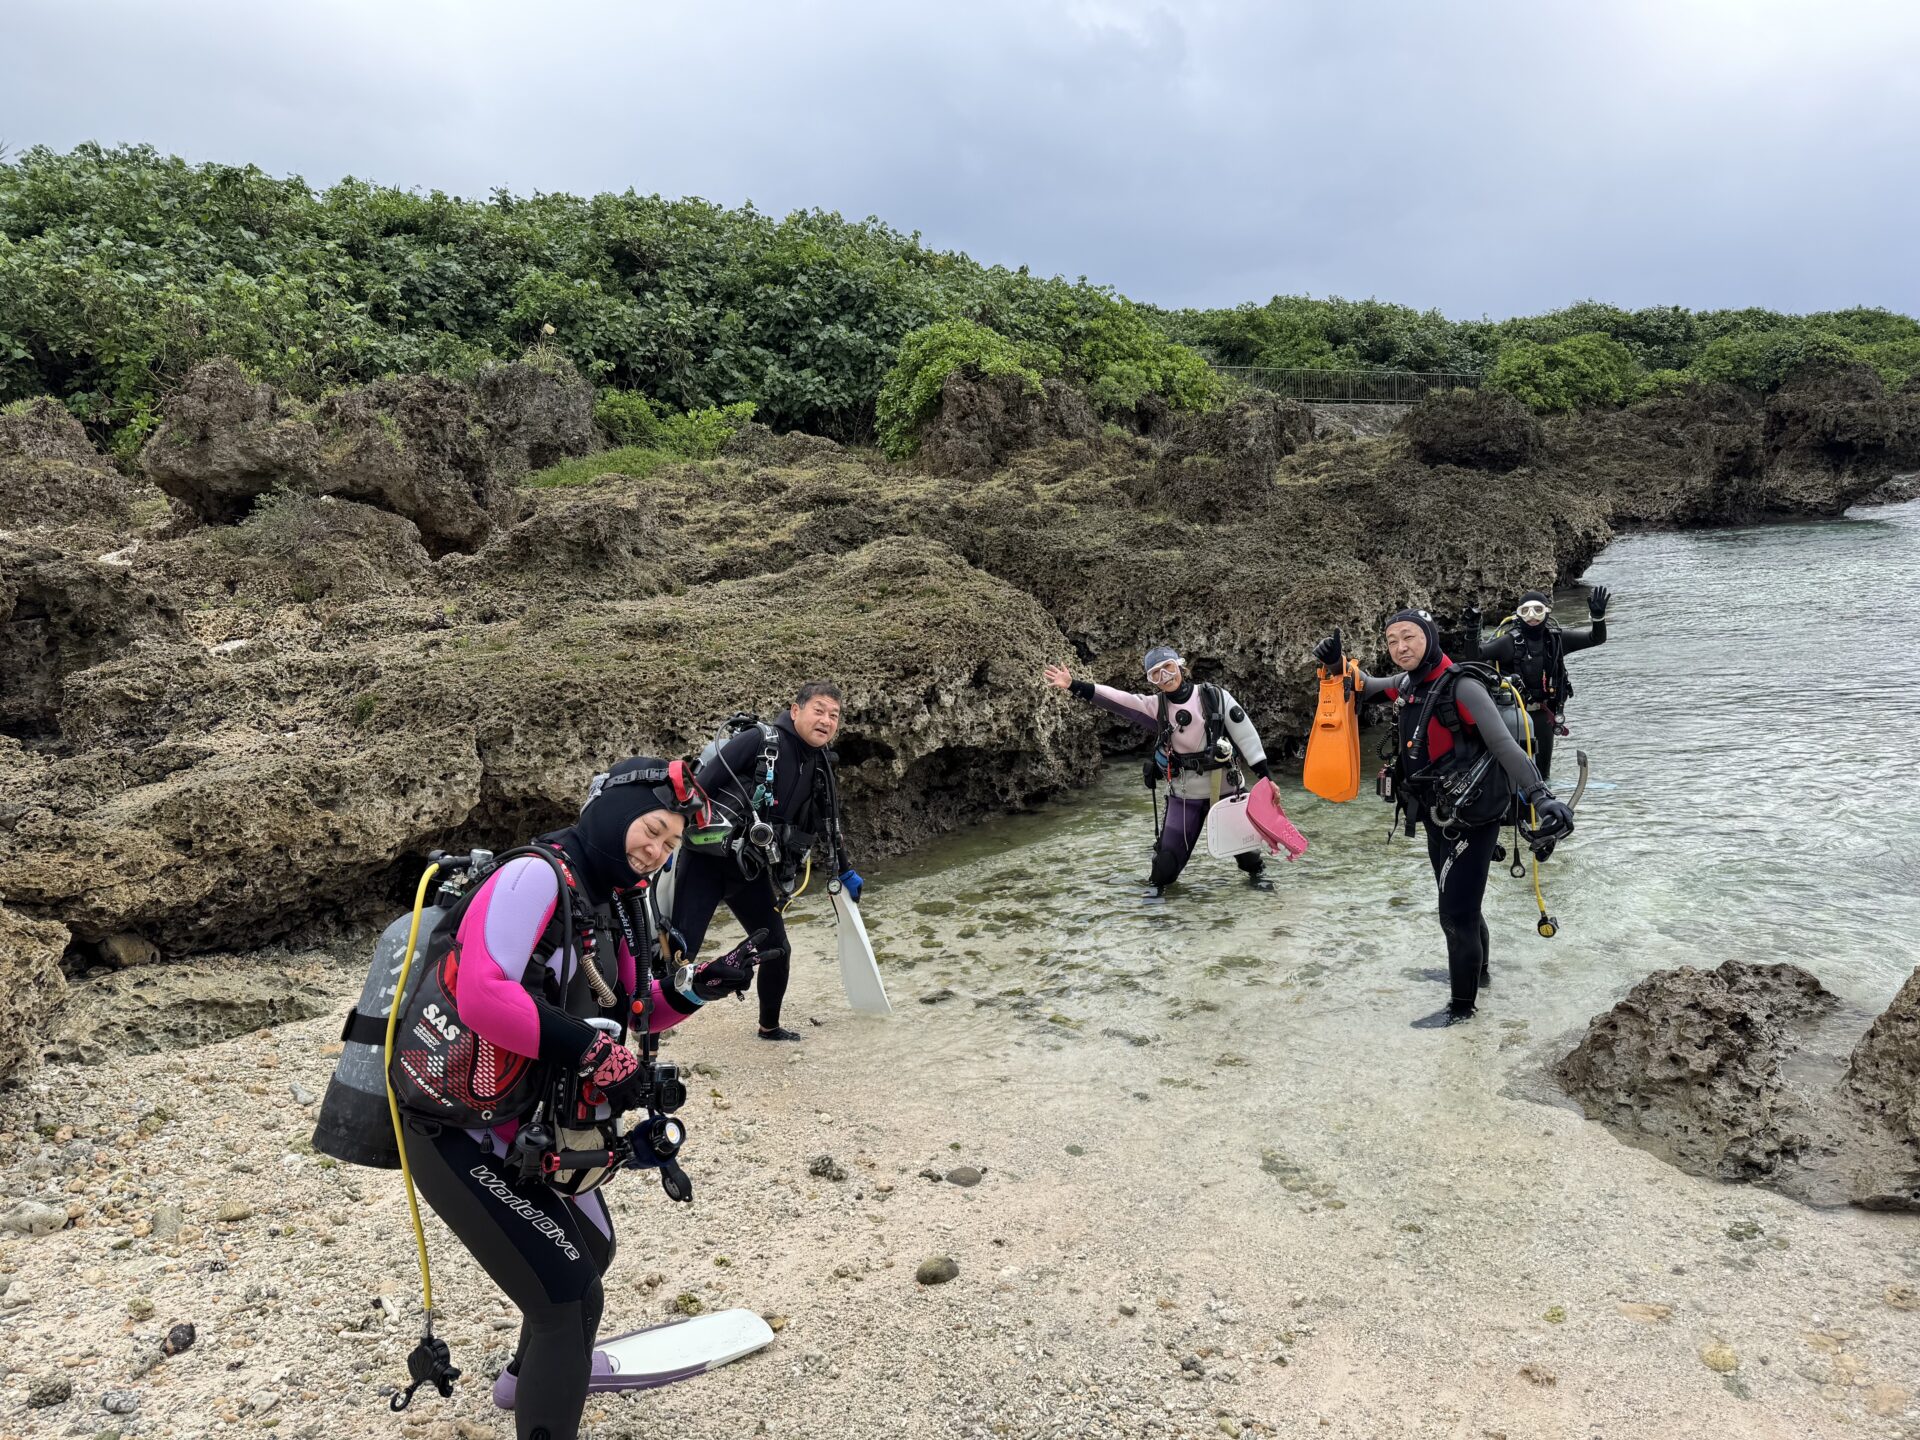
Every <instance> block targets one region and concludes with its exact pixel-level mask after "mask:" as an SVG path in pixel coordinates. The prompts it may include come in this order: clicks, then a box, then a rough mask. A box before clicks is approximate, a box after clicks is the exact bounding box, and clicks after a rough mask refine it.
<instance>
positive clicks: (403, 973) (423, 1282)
mask: <svg viewBox="0 0 1920 1440" xmlns="http://www.w3.org/2000/svg"><path fill="white" fill-rule="evenodd" d="M439 873H440V867H439V866H438V865H437V864H431V863H430V864H429V865H428V866H427V872H426V874H424V875H422V876H421V877H420V888H419V889H418V890H417V891H415V892H414V897H413V924H412V925H410V926H408V927H407V953H406V955H405V957H404V958H403V959H402V960H401V961H400V978H399V979H398V980H397V981H396V982H395V983H394V987H393V1008H392V1009H391V1010H389V1011H388V1012H387V1045H386V1056H385V1062H386V1069H385V1071H384V1077H385V1080H386V1086H387V1113H388V1114H389V1115H391V1116H392V1117H393V1144H394V1148H395V1149H397V1150H398V1151H399V1152H400V1178H401V1179H402V1180H403V1181H404V1182H405V1183H406V1187H407V1211H408V1213H409V1214H411V1215H412V1217H413V1243H414V1247H415V1248H416V1249H417V1250H418V1251H419V1252H420V1302H421V1304H422V1305H424V1306H425V1307H426V1311H427V1334H429V1335H431V1334H433V1272H432V1271H431V1270H430V1269H429V1268H428V1266H427V1232H426V1231H425V1230H424V1229H422V1228H421V1225H420V1202H419V1200H418V1199H416V1198H415V1197H414V1193H413V1170H412V1168H411V1167H410V1166H409V1165H408V1164H407V1140H406V1136H405V1135H404V1134H403V1133H402V1126H401V1124H400V1102H399V1100H397V1099H396V1098H395V1097H394V1093H393V1036H394V1031H395V1030H396V1029H397V1028H398V1026H399V1024H400V1003H401V1001H402V1000H403V999H404V998H405V996H406V993H407V976H408V974H409V973H410V972H411V971H412V969H413V956H414V946H415V945H417V944H418V943H419V941H420V912H421V911H422V910H424V909H425V908H426V905H427V886H428V885H429V884H431V883H432V881H433V877H434V876H435V875H437V874H439Z"/></svg>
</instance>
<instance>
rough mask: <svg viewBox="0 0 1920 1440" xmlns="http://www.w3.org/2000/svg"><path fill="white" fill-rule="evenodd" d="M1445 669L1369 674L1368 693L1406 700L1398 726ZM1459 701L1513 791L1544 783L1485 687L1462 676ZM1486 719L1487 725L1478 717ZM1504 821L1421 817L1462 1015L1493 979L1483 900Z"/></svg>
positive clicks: (1466, 724) (1464, 718)
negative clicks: (1413, 674) (1448, 822)
mask: <svg viewBox="0 0 1920 1440" xmlns="http://www.w3.org/2000/svg"><path fill="white" fill-rule="evenodd" d="M1438 675H1439V672H1438V671H1433V670H1429V671H1428V672H1426V674H1425V676H1424V677H1423V678H1422V679H1421V680H1420V681H1418V682H1413V681H1411V680H1410V679H1409V678H1408V677H1407V676H1406V675H1404V674H1402V675H1396V676H1393V677H1390V678H1386V679H1374V678H1371V677H1368V678H1367V679H1366V685H1365V691H1364V694H1365V697H1366V698H1367V699H1370V700H1371V699H1378V698H1380V697H1382V696H1386V695H1387V694H1388V692H1389V691H1391V692H1394V693H1395V694H1396V695H1397V696H1398V697H1399V698H1401V699H1403V700H1405V701H1406V702H1407V704H1406V705H1405V707H1403V708H1402V709H1401V711H1400V717H1401V718H1399V719H1397V720H1396V724H1401V725H1407V724H1410V723H1411V721H1410V720H1408V719H1407V718H1406V717H1409V716H1412V715H1416V714H1417V713H1418V710H1419V704H1420V701H1421V699H1422V698H1423V697H1424V696H1425V695H1426V694H1427V691H1428V688H1429V686H1430V685H1431V684H1432V683H1433V682H1434V680H1436V679H1437V678H1438ZM1389 698H1391V697H1389ZM1454 700H1455V702H1456V703H1457V704H1458V705H1459V706H1460V708H1461V710H1462V711H1463V713H1462V715H1461V717H1460V721H1461V724H1462V726H1463V727H1465V728H1467V729H1471V730H1472V731H1473V733H1474V736H1475V738H1477V739H1478V741H1479V743H1480V744H1482V745H1484V746H1485V747H1486V748H1487V749H1488V750H1491V751H1492V752H1493V757H1494V759H1495V761H1496V762H1497V763H1498V764H1499V765H1500V768H1501V769H1502V770H1504V771H1505V772H1506V778H1507V782H1508V784H1509V785H1510V786H1511V788H1512V789H1514V790H1522V791H1523V790H1526V789H1527V788H1528V787H1530V786H1532V785H1536V784H1538V783H1539V781H1540V774H1539V772H1538V770H1536V769H1535V767H1534V764H1533V762H1532V761H1531V760H1529V759H1527V755H1526V752H1525V751H1524V750H1522V749H1521V748H1520V746H1519V745H1518V744H1516V743H1515V741H1514V738H1513V736H1511V735H1509V734H1508V733H1507V727H1506V726H1505V725H1503V724H1502V723H1501V722H1500V720H1499V719H1498V717H1497V715H1496V713H1495V710H1494V705H1493V697H1492V696H1490V695H1489V694H1487V690H1486V687H1485V686H1484V685H1482V684H1481V683H1480V682H1479V681H1477V680H1471V679H1466V678H1462V679H1461V680H1459V681H1458V683H1457V685H1456V687H1455V690H1454ZM1469 717H1471V718H1469ZM1482 720H1484V721H1485V722H1486V723H1485V724H1481V723H1479V722H1480V721H1482ZM1434 723H1436V724H1437V723H1438V722H1434ZM1502 823H1504V822H1503V821H1502V820H1501V819H1494V820H1489V821H1487V822H1485V823H1484V824H1480V825H1455V826H1452V827H1442V826H1439V825H1436V824H1435V823H1434V822H1433V820H1432V818H1431V817H1430V816H1426V815H1422V816H1421V817H1420V824H1421V827H1422V828H1423V829H1424V830H1425V831H1426V837H1427V859H1428V861H1429V862H1430V863H1431V864H1432V866H1433V879H1434V885H1435V887H1436V889H1437V890H1438V892H1439V911H1440V929H1441V932H1442V933H1443V934H1445V936H1446V937H1447V977H1448V980H1449V982H1450V984H1451V986H1452V1006H1453V1009H1454V1010H1455V1011H1456V1012H1457V1013H1471V1011H1472V1009H1473V1006H1474V1001H1475V998H1476V997H1477V996H1478V994H1479V991H1480V987H1481V986H1482V985H1484V984H1486V983H1488V980H1489V978H1490V971H1489V965H1488V956H1487V949H1488V938H1489V937H1488V934H1487V922H1486V920H1485V919H1484V918H1482V916H1481V913H1480V906H1481V902H1482V901H1483V900H1484V899H1485V897H1486V893H1487V867H1488V865H1489V864H1490V863H1491V862H1492V859H1493V848H1494V846H1495V845H1497V844H1498V843H1499V840H1500V827H1501V825H1502Z"/></svg>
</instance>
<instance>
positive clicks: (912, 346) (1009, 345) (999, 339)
mask: <svg viewBox="0 0 1920 1440" xmlns="http://www.w3.org/2000/svg"><path fill="white" fill-rule="evenodd" d="M1036 358H1038V359H1041V360H1042V362H1043V363H1045V362H1046V361H1053V368H1057V364H1058V362H1057V358H1056V357H1053V356H1047V355H1045V353H1044V351H1041V350H1039V349H1038V347H1035V346H1032V345H1026V346H1022V345H1019V344H1016V343H1015V342H1014V341H1012V340H1009V339H1008V338H1007V337H1006V336H1004V335H1002V334H1001V333H1000V332H999V331H997V330H989V329H988V328H987V327H986V326H985V325H977V324H975V323H974V322H973V321H971V320H942V321H940V322H939V323H938V324H935V325H928V326H925V327H924V328H922V329H919V330H915V331H914V332H913V333H912V334H911V335H909V336H907V338H906V339H905V340H903V341H902V342H901V344H900V357H899V359H897V360H895V361H894V364H893V368H892V369H891V370H889V371H888V372H887V375H886V378H885V379H884V380H883V381H882V382H881V384H880V397H879V400H878V402H877V404H876V407H875V421H876V428H877V429H878V430H879V432H880V446H881V448H882V449H883V450H885V451H886V453H887V454H888V455H891V456H892V457H893V458H894V459H896V460H901V459H905V458H906V457H907V456H909V455H912V454H913V453H914V452H915V451H916V450H918V449H919V448H920V426H921V424H922V423H923V422H924V421H926V420H927V419H928V418H929V417H930V416H931V415H932V414H933V412H934V410H935V408H936V407H937V406H938V405H939V403H940V390H941V387H942V386H944V385H945V384H946V383H947V376H949V375H951V374H952V373H953V372H954V371H956V370H965V371H967V372H968V373H969V374H972V375H976V376H980V377H986V376H991V375H1017V376H1019V377H1020V378H1021V379H1022V380H1024V381H1025V382H1026V383H1027V384H1028V385H1029V386H1030V387H1032V388H1033V389H1035V390H1038V389H1039V388H1040V381H1041V379H1042V378H1043V377H1042V373H1041V371H1040V369H1039V368H1038V367H1037V366H1036V365H1035V364H1033V363H1030V362H1032V361H1033V360H1035V359H1036Z"/></svg>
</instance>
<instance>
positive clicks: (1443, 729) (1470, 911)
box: [1313, 610, 1573, 1028]
mask: <svg viewBox="0 0 1920 1440" xmlns="http://www.w3.org/2000/svg"><path fill="white" fill-rule="evenodd" d="M1386 640H1387V655H1388V657H1389V658H1390V659H1392V661H1393V663H1394V664H1395V665H1398V666H1399V667H1400V670H1401V673H1399V674H1397V675H1393V676H1390V677H1376V676H1370V675H1367V674H1366V672H1365V671H1362V672H1361V678H1362V680H1363V681H1364V689H1363V694H1364V698H1366V699H1369V700H1375V699H1387V700H1391V701H1393V702H1394V711H1395V720H1394V723H1395V726H1396V733H1397V745H1396V754H1397V756H1398V760H1397V762H1396V765H1395V772H1396V775H1395V780H1396V783H1397V784H1398V786H1399V787H1400V795H1401V797H1402V799H1403V801H1404V803H1405V804H1406V807H1407V815H1408V819H1409V821H1413V820H1417V821H1419V823H1420V825H1421V827H1422V828H1423V829H1424V830H1425V831H1426V836H1427V858H1428V859H1429V860H1430V861H1431V862H1432V864H1433V877H1434V882H1435V884H1436V886H1437V887H1438V889H1439V892H1440V895H1439V898H1440V928H1441V930H1442V931H1443V932H1444V933H1445V934H1446V937H1447V976H1448V979H1449V981H1450V982H1451V985H1452V995H1451V998H1450V999H1449V1001H1448V1003H1447V1008H1446V1009H1445V1010H1442V1011H1440V1012H1439V1013H1437V1014H1435V1015H1430V1016H1428V1017H1427V1018H1426V1019H1424V1020H1420V1021H1416V1022H1415V1023H1416V1024H1417V1025H1419V1026H1421V1027H1423V1028H1426V1027H1433V1026H1441V1025H1454V1024H1458V1023H1459V1022H1460V1021H1462V1020H1469V1019H1471V1018H1472V1017H1473V1012H1474V1003H1475V1000H1476V998H1477V997H1478V995H1479V991H1480V987H1481V986H1482V985H1485V984H1487V983H1488V981H1489V979H1490V978H1491V977H1490V975H1489V971H1488V964H1487V940H1488V936H1487V922H1486V920H1485V919H1484V918H1482V916H1481V913H1480V905H1481V901H1482V899H1483V898H1484V897H1485V895H1486V892H1487V867H1488V865H1489V864H1490V863H1491V862H1492V860H1493V849H1494V846H1495V845H1496V844H1497V843H1498V841H1499V837H1500V827H1501V825H1502V824H1504V823H1505V821H1506V819H1507V817H1508V815H1509V814H1510V813H1511V807H1512V804H1513V797H1514V795H1515V794H1518V795H1520V796H1521V798H1522V799H1523V800H1524V801H1525V802H1526V803H1527V804H1528V805H1530V806H1531V807H1532V810H1533V814H1534V816H1535V817H1536V822H1535V826H1534V834H1535V837H1536V838H1537V839H1538V840H1539V841H1541V842H1543V843H1546V844H1549V845H1550V844H1551V842H1552V841H1553V840H1555V839H1557V838H1558V837H1560V836H1562V835H1566V834H1569V833H1571V832H1572V830H1573V812H1572V811H1571V810H1569V809H1568V808H1567V807H1566V806H1565V805H1564V804H1562V803H1561V802H1560V801H1559V800H1556V799H1555V798H1554V796H1553V792H1552V791H1551V790H1549V789H1548V788H1547V786H1546V783H1545V782H1544V781H1543V780H1541V778H1540V772H1539V771H1538V770H1537V769H1535V768H1534V764H1533V762H1532V761H1531V760H1529V759H1528V758H1527V753H1526V751H1525V750H1523V749H1521V748H1520V744H1519V742H1518V741H1516V740H1515V739H1514V738H1513V736H1512V735H1511V734H1510V733H1509V732H1508V730H1507V727H1506V724H1505V723H1504V722H1503V721H1502V720H1501V719H1500V718H1499V715H1498V713H1497V711H1496V710H1495V708H1494V701H1493V697H1492V695H1490V694H1489V693H1488V691H1487V688H1486V686H1485V685H1483V684H1481V683H1480V681H1479V680H1477V679H1474V678H1473V677H1472V676H1470V675H1464V674H1462V673H1460V672H1459V671H1458V669H1457V668H1456V667H1455V666H1454V663H1453V661H1451V660H1450V659H1448V658H1447V656H1446V654H1445V653H1444V652H1443V651H1442V650H1441V648H1440V632H1439V631H1438V629H1436V628H1435V626H1434V623H1433V617H1432V616H1431V615H1429V614H1428V613H1427V612H1426V611H1424V610H1401V611H1399V612H1397V613H1396V614H1394V615H1392V616H1390V617H1389V618H1388V620H1387V634H1386ZM1313 653H1314V657H1315V658H1316V659H1318V660H1319V661H1320V663H1321V664H1322V665H1325V666H1326V667H1327V668H1328V669H1329V670H1337V669H1338V668H1339V666H1340V663H1341V655H1340V641H1339V640H1338V638H1336V637H1333V636H1329V637H1328V638H1327V639H1325V640H1322V641H1321V642H1320V643H1319V644H1318V645H1316V646H1315V647H1314V651H1313ZM1489 753H1490V754H1491V755H1492V757H1493V759H1494V762H1495V765H1494V766H1492V767H1488V768H1487V769H1486V770H1485V771H1483V772H1481V775H1482V778H1481V780H1480V783H1479V785H1478V786H1477V787H1475V788H1474V789H1472V790H1470V791H1467V790H1461V789H1459V788H1457V787H1458V785H1459V782H1461V781H1462V780H1464V779H1465V778H1466V777H1467V776H1469V775H1471V774H1473V773H1474V771H1475V767H1476V762H1478V761H1479V760H1480V759H1481V758H1482V757H1483V756H1485V755H1487V754H1489Z"/></svg>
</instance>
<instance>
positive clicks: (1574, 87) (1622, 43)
mask: <svg viewBox="0 0 1920 1440" xmlns="http://www.w3.org/2000/svg"><path fill="white" fill-rule="evenodd" d="M89 139H94V140H100V141H104V142H119V141H146V142H149V143H151V144H153V145H156V146H158V147H159V148H161V149H162V150H166V151H171V152H174V153H178V154H181V155H185V156H187V157H189V158H191V159H195V160H202V159H205V160H223V161H231V162H244V161H252V162H254V163H256V164H258V165H261V166H263V167H264V168H266V169H267V170H269V171H273V172H275V173H287V172H295V173H298V174H300V175H302V176H304V177H305V178H306V179H307V180H308V181H309V182H310V183H312V184H315V185H324V184H326V183H329V182H331V181H333V180H336V179H338V178H339V177H341V176H342V175H348V174H352V175H357V176H361V177H364V178H368V179H373V180H378V181H381V182H385V183H390V184H395V185H403V186H418V187H421V188H436V187H437V188H440V189H445V190H450V191H454V192H456V193H459V194H464V195H482V194H485V193H486V192H487V191H489V190H491V189H493V188H494V187H496V186H505V187H507V188H509V189H512V190H515V191H521V192H525V191H529V190H534V189H542V190H572V191H576V192H591V191H596V190H608V189H612V190H624V189H626V188H627V187H629V186H632V187H634V188H636V189H639V190H641V191H658V192H660V193H662V194H666V195H702V196H705V197H707V198H708V199H711V200H717V201H722V202H725V203H728V204H737V203H739V202H741V201H744V200H747V199H751V200H752V201H753V202H754V203H755V204H756V205H758V206H760V207H761V208H762V209H763V210H767V211H771V212H774V213H784V212H785V211H787V210H790V209H794V208H797V207H803V206H818V207H821V208H824V209H831V210H839V211H841V212H842V213H844V214H846V215H848V216H855V217H857V216H864V215H868V214H872V215H877V216H879V217H881V218H882V219H884V220H887V221H888V222H890V223H891V224H893V225H896V226H898V227H899V228H901V229H905V230H919V231H920V232H921V233H922V234H923V235H924V237H925V238H926V240H927V241H928V242H929V243H931V244H934V245H937V246H940V247H943V248H956V249H961V250H965V251H967V252H968V253H970V254H972V255H973V256H975V257H976V258H978V259H981V260H985V261H989V262H994V261H998V262H1003V263H1006V264H1010V265H1018V264H1022V263H1024V264H1027V265H1029V266H1031V267H1032V268H1033V269H1035V270H1036V271H1041V272H1049V273H1050V272H1059V273H1062V274H1065V275H1068V276H1075V275H1082V274H1084V275H1086V276H1088V277H1089V278H1091V279H1094V280H1098V281H1104V282H1108V283H1111V284H1113V285H1115V286H1117V287H1119V289H1121V290H1122V291H1123V292H1125V293H1127V294H1129V295H1132V296H1134V297H1136V298H1139V299H1145V300H1153V301H1157V302H1159V303H1161V304H1166V305H1184V304H1194V305H1224V304H1232V303H1235V302H1238V301H1241V300H1264V299H1266V298H1267V297H1268V296H1270V295H1273V294H1275V293H1301V292H1304V293H1309V294H1315V295H1326V294H1339V295H1346V296H1351V297H1364V296H1368V295H1373V296H1378V297H1379V298H1381V299H1385V300H1395V301H1400V302H1402V303H1405V304H1410V305H1417V306H1421V307H1426V306H1438V307H1439V308H1440V309H1442V310H1444V311H1446V312H1447V313H1448V314H1449V315H1452V316H1454V317H1456V318H1460V317H1469V316H1476V315H1481V314H1487V315H1492V316H1494V317H1501V316H1506V315H1510V314H1516V313H1528V312H1533V311H1538V310H1543V309H1550V308H1553V307H1555V306H1559V305H1563V304H1566V303H1568V302H1570V301H1573V300H1577V299H1581V298H1584V297H1588V296H1591V297H1594V298H1599V299H1606V300H1612V301H1614V302H1616V303H1619V304H1623V305H1644V304H1660V303H1679V304H1686V305H1690V306H1694V307H1714V306H1732V305H1749V304H1754V305H1766V306H1771V307H1773V308H1776V309H1783V310H1815V309H1826V308H1832V307H1838V306H1844V305H1885V306H1888V307H1890V308H1893V309H1899V310H1905V311H1907V312H1909V313H1920V258H1917V257H1920V243H1917V241H1920V233H1917V232H1920V159H1917V158H1916V157H1920V3H1915V0H1886V3H1869V0H1792V3H1784V0H1783V3H1775V0H1600V3H1581V4H1574V3H1557V0H1511V3H1509V0H1499V3H1492V0H1489V3H1447V0H1408V3H1380V0H1366V3H1354V0H1320V3H1296V0H1284V3H1283V0H1268V3H1239V0H1235V3H1227V0H1217V3H1214V0H1180V3H1157V0H1073V3H1048V0H964V3H959V4H954V3H942V4H928V3H921V0H845V3H807V0H784V3H776V0H754V3H745V0H741V3H729V0H678V3H673V4H663V3H653V0H626V3H615V0H591V3H589V0H573V3H568V0H380V3H373V0H307V3H303V4H294V3H272V0H245V3H238V0H235V3H226V0H0V142H4V143H5V144H7V145H8V146H10V147H11V148H12V149H14V150H16V151H17V150H19V149H20V148H22V147H24V146H26V145H31V144H46V145H52V146H55V147H59V148H66V147H68V146H71V145H73V144H75V143H76V142H79V141H82V140H89Z"/></svg>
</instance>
